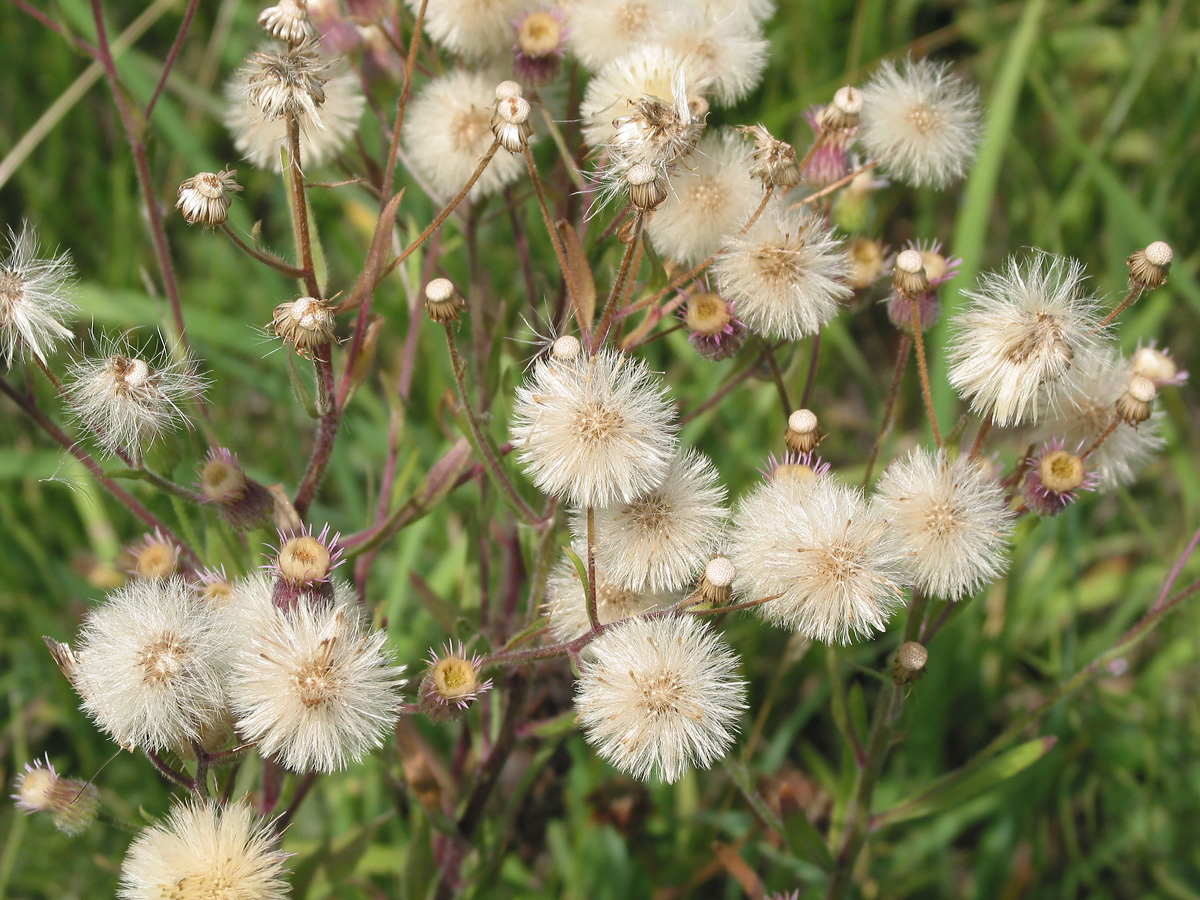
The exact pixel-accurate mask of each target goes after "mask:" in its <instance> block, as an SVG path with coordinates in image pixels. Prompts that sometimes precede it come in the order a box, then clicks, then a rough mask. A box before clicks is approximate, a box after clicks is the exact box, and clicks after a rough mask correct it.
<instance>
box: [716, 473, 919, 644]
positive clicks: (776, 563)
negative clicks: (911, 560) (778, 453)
mask: <svg viewBox="0 0 1200 900" xmlns="http://www.w3.org/2000/svg"><path fill="white" fill-rule="evenodd" d="M728 555H729V558H730V559H731V560H732V561H733V564H734V566H735V567H736V568H737V573H738V574H737V580H736V581H735V582H734V586H735V589H736V590H737V592H738V593H739V594H742V595H744V596H745V598H746V599H747V600H761V599H763V598H765V597H774V598H775V599H772V600H768V601H766V602H765V603H762V604H760V605H759V606H757V607H756V609H757V610H758V611H759V613H760V614H761V615H762V616H763V618H765V619H766V620H767V621H769V622H771V623H772V624H774V625H780V626H782V627H785V628H794V629H796V630H797V631H799V632H801V633H802V634H804V635H805V636H806V637H808V638H811V639H813V640H817V641H821V642H823V643H827V644H834V643H836V644H848V643H850V642H851V641H852V640H853V639H854V638H855V637H856V636H864V637H866V636H870V635H871V634H872V633H873V632H875V631H883V630H884V627H885V626H886V624H887V620H888V618H889V617H890V616H891V614H892V613H893V612H894V611H895V610H896V608H897V607H898V606H899V605H900V604H901V602H902V600H901V594H900V586H901V584H902V583H903V581H904V577H903V571H902V568H901V566H902V563H903V551H902V548H901V547H900V546H899V544H898V543H897V541H896V539H895V537H894V535H892V534H891V533H890V532H889V531H888V527H887V520H886V519H885V518H884V517H883V515H882V514H881V513H880V512H879V510H878V509H876V508H874V507H873V506H869V505H868V504H867V503H866V502H865V501H864V499H863V496H862V494H861V493H860V492H859V491H858V490H856V489H852V488H849V487H846V486H844V485H841V484H838V483H836V482H835V481H833V479H831V478H808V479H804V480H796V479H777V480H775V481H772V482H769V483H766V484H762V485H759V486H758V487H757V488H755V489H754V491H753V492H751V493H750V494H749V495H748V496H746V497H745V498H743V500H742V502H741V503H740V504H739V506H738V510H737V512H736V513H735V514H734V518H733V524H732V526H731V528H730V532H729V554H728Z"/></svg>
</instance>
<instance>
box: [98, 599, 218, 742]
mask: <svg viewBox="0 0 1200 900" xmlns="http://www.w3.org/2000/svg"><path fill="white" fill-rule="evenodd" d="M226 647H227V637H226V632H225V629H224V627H223V625H222V623H221V622H220V621H218V619H217V618H216V617H215V616H214V615H213V614H212V610H211V609H210V608H209V607H208V606H206V605H205V604H204V603H203V602H202V601H201V600H200V598H199V597H198V596H197V595H196V592H195V591H194V590H193V589H192V588H191V586H190V585H188V584H187V582H185V581H184V580H183V579H182V578H169V579H158V580H155V581H145V580H141V579H138V580H134V581H130V582H129V583H128V584H126V585H125V587H123V588H121V589H119V590H117V591H114V592H113V593H111V594H109V595H108V598H107V599H106V601H105V602H104V604H103V605H102V606H100V607H98V608H96V609H94V610H93V611H92V612H91V613H90V614H89V615H88V617H87V620H86V621H85V622H84V625H83V630H82V631H81V632H80V635H79V644H78V650H77V651H76V656H77V659H78V671H77V673H76V676H75V680H74V684H75V688H76V690H78V692H79V696H80V699H81V700H82V701H83V708H84V710H85V711H86V712H87V713H88V715H89V716H91V718H92V720H93V721H95V723H96V724H97V725H98V726H99V727H100V729H101V730H102V731H104V732H106V733H107V734H108V735H109V736H110V737H112V739H113V740H115V741H116V742H117V743H118V744H120V745H121V746H122V747H127V748H129V747H141V748H144V749H147V750H164V749H169V748H174V747H179V746H187V745H188V744H189V743H190V742H191V741H193V740H196V739H197V738H198V737H199V736H200V733H201V731H202V730H203V729H204V728H206V727H208V726H209V725H211V724H213V723H214V722H215V721H216V720H217V719H219V718H220V716H221V715H222V713H223V711H224V706H225V680H226V673H227V654H226Z"/></svg>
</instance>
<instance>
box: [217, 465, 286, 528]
mask: <svg viewBox="0 0 1200 900" xmlns="http://www.w3.org/2000/svg"><path fill="white" fill-rule="evenodd" d="M200 495H201V497H202V499H203V500H204V502H206V503H212V504H215V505H216V506H217V508H218V509H219V510H220V511H221V517H222V518H223V519H225V521H226V522H228V523H229V524H230V525H231V526H232V527H233V528H234V529H236V530H238V531H251V530H253V529H255V528H261V527H263V526H265V525H268V524H269V523H270V521H271V514H272V512H273V511H274V508H275V501H274V499H273V498H272V496H271V492H270V491H269V490H268V489H267V488H266V487H265V486H264V485H261V484H259V483H258V482H257V481H253V480H251V479H249V478H247V477H246V473H245V472H243V471H242V468H241V466H239V465H238V461H237V457H236V456H234V455H233V454H232V453H231V452H229V451H228V450H226V449H225V448H224V447H218V448H216V449H215V450H210V451H209V452H208V456H207V457H206V459H205V461H204V465H203V466H202V467H201V468H200Z"/></svg>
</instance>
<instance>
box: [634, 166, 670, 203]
mask: <svg viewBox="0 0 1200 900" xmlns="http://www.w3.org/2000/svg"><path fill="white" fill-rule="evenodd" d="M625 183H626V184H627V185H628V186H629V202H630V203H632V204H633V205H634V206H636V207H637V208H638V209H640V210H650V209H654V208H655V207H656V206H658V205H659V204H660V203H662V202H663V201H664V200H666V199H667V176H666V175H665V174H664V173H663V172H662V171H661V170H660V169H658V168H657V167H655V166H651V165H648V164H647V163H637V164H636V165H634V166H631V167H630V169H629V171H628V172H626V173H625Z"/></svg>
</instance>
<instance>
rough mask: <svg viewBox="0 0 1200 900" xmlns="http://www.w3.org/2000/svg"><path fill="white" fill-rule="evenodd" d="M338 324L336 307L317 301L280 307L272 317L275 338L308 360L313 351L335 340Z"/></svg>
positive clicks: (309, 299) (292, 302)
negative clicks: (335, 327)
mask: <svg viewBox="0 0 1200 900" xmlns="http://www.w3.org/2000/svg"><path fill="white" fill-rule="evenodd" d="M335 324H336V320H335V317H334V315H333V307H332V306H331V305H330V304H329V303H328V302H327V301H325V300H318V299H317V298H316V297H301V298H299V299H298V300H289V301H288V302H287V303H280V304H279V305H278V306H277V307H275V313H274V315H272V317H271V329H272V330H273V331H274V332H275V335H276V336H277V337H279V338H281V339H282V340H283V342H284V343H285V344H290V345H291V346H292V348H293V349H294V350H295V351H296V352H297V353H299V354H300V355H301V356H303V357H305V358H311V357H312V352H313V350H316V349H317V348H319V347H323V346H325V345H326V344H328V343H329V342H330V341H332V340H333V334H334V326H335Z"/></svg>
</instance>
